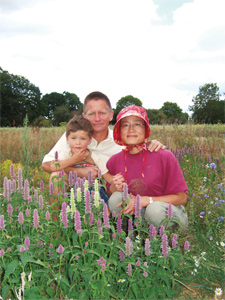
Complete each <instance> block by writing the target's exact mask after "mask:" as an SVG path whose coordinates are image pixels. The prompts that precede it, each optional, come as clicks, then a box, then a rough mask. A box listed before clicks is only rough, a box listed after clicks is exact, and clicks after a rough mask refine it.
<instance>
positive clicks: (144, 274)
mask: <svg viewBox="0 0 225 300" xmlns="http://www.w3.org/2000/svg"><path fill="white" fill-rule="evenodd" d="M144 266H145V267H146V268H148V264H147V262H146V261H145V262H144ZM143 276H144V277H145V278H146V277H148V272H147V271H145V270H144V272H143Z"/></svg>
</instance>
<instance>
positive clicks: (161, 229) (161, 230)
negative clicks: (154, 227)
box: [159, 225, 165, 237]
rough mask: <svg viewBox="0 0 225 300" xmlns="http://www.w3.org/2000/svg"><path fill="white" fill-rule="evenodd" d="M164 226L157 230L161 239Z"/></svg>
mask: <svg viewBox="0 0 225 300" xmlns="http://www.w3.org/2000/svg"><path fill="white" fill-rule="evenodd" d="M164 229H165V228H164V226H163V225H161V227H160V229H159V235H160V236H161V237H162V235H163V233H164Z"/></svg>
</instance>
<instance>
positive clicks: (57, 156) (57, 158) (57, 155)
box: [55, 151, 59, 161]
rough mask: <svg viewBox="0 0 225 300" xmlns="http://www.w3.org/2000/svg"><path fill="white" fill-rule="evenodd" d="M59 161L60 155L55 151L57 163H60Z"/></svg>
mask: <svg viewBox="0 0 225 300" xmlns="http://www.w3.org/2000/svg"><path fill="white" fill-rule="evenodd" d="M58 160H59V154H58V151H55V161H58Z"/></svg>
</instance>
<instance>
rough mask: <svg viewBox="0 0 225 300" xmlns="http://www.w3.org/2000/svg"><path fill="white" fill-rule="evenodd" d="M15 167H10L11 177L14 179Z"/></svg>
mask: <svg viewBox="0 0 225 300" xmlns="http://www.w3.org/2000/svg"><path fill="white" fill-rule="evenodd" d="M14 175H15V174H14V166H13V164H11V166H10V177H12V178H13V177H14Z"/></svg>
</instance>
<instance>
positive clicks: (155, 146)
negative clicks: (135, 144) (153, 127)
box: [148, 140, 166, 152]
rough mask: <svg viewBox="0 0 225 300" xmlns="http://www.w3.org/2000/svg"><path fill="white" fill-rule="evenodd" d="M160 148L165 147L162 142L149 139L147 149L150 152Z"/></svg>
mask: <svg viewBox="0 0 225 300" xmlns="http://www.w3.org/2000/svg"><path fill="white" fill-rule="evenodd" d="M160 149H162V150H164V149H166V146H165V145H163V144H162V143H160V142H159V141H157V140H151V141H150V144H149V146H148V150H149V151H150V152H153V151H155V152H157V151H159V150H160Z"/></svg>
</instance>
